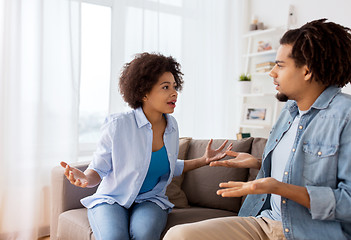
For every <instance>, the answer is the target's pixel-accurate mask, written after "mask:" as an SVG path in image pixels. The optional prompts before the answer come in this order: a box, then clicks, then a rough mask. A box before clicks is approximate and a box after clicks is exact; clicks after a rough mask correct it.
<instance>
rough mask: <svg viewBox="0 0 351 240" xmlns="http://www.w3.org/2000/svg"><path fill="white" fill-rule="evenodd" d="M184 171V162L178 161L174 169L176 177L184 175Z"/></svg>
mask: <svg viewBox="0 0 351 240" xmlns="http://www.w3.org/2000/svg"><path fill="white" fill-rule="evenodd" d="M183 169H184V160H180V159H177V162H176V164H175V169H174V176H180V175H182V173H183Z"/></svg>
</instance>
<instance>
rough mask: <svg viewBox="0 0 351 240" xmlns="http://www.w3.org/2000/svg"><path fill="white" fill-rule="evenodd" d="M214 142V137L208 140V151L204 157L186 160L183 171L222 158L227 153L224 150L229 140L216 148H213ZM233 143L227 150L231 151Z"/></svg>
mask: <svg viewBox="0 0 351 240" xmlns="http://www.w3.org/2000/svg"><path fill="white" fill-rule="evenodd" d="M212 142H213V139H211V140H210V141H209V142H208V144H207V147H206V152H205V153H204V155H203V156H202V157H200V158H195V159H191V160H186V161H184V169H183V173H184V172H187V171H190V170H193V169H196V168H199V167H203V166H205V165H208V164H210V162H212V161H217V160H220V159H222V158H224V157H225V156H226V155H227V154H226V152H222V150H223V148H224V147H225V145H226V144H227V143H228V140H225V141H224V142H223V144H222V145H221V146H220V147H219V148H217V149H215V150H214V149H212V148H211V145H212ZM232 145H233V144H229V146H228V147H227V149H226V150H227V151H230V150H231V149H232Z"/></svg>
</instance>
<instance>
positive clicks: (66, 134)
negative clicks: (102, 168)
mask: <svg viewBox="0 0 351 240" xmlns="http://www.w3.org/2000/svg"><path fill="white" fill-rule="evenodd" d="M79 14H80V5H79V2H78V1H74V2H71V1H68V0H44V1H43V0H1V1H0V16H1V17H0V34H1V35H0V56H1V57H0V77H1V78H0V239H37V238H38V237H41V236H44V235H47V234H49V222H50V218H49V204H50V199H49V196H50V189H49V185H50V172H51V169H52V168H53V166H56V165H58V164H59V162H60V161H62V160H64V161H75V160H76V158H77V139H78V138H77V132H78V130H77V126H78V124H77V121H78V103H79V102H78V95H79V94H78V93H79V92H78V91H79V31H78V29H79Z"/></svg>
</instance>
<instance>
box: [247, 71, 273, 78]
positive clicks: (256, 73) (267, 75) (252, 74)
mask: <svg viewBox="0 0 351 240" xmlns="http://www.w3.org/2000/svg"><path fill="white" fill-rule="evenodd" d="M251 76H252V77H271V76H269V72H265V73H260V72H253V73H251Z"/></svg>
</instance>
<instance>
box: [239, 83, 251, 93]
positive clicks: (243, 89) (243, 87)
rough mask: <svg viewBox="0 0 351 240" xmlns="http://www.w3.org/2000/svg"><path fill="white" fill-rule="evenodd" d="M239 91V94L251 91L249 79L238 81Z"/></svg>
mask: <svg viewBox="0 0 351 240" xmlns="http://www.w3.org/2000/svg"><path fill="white" fill-rule="evenodd" d="M239 93H240V94H248V93H251V81H239Z"/></svg>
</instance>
